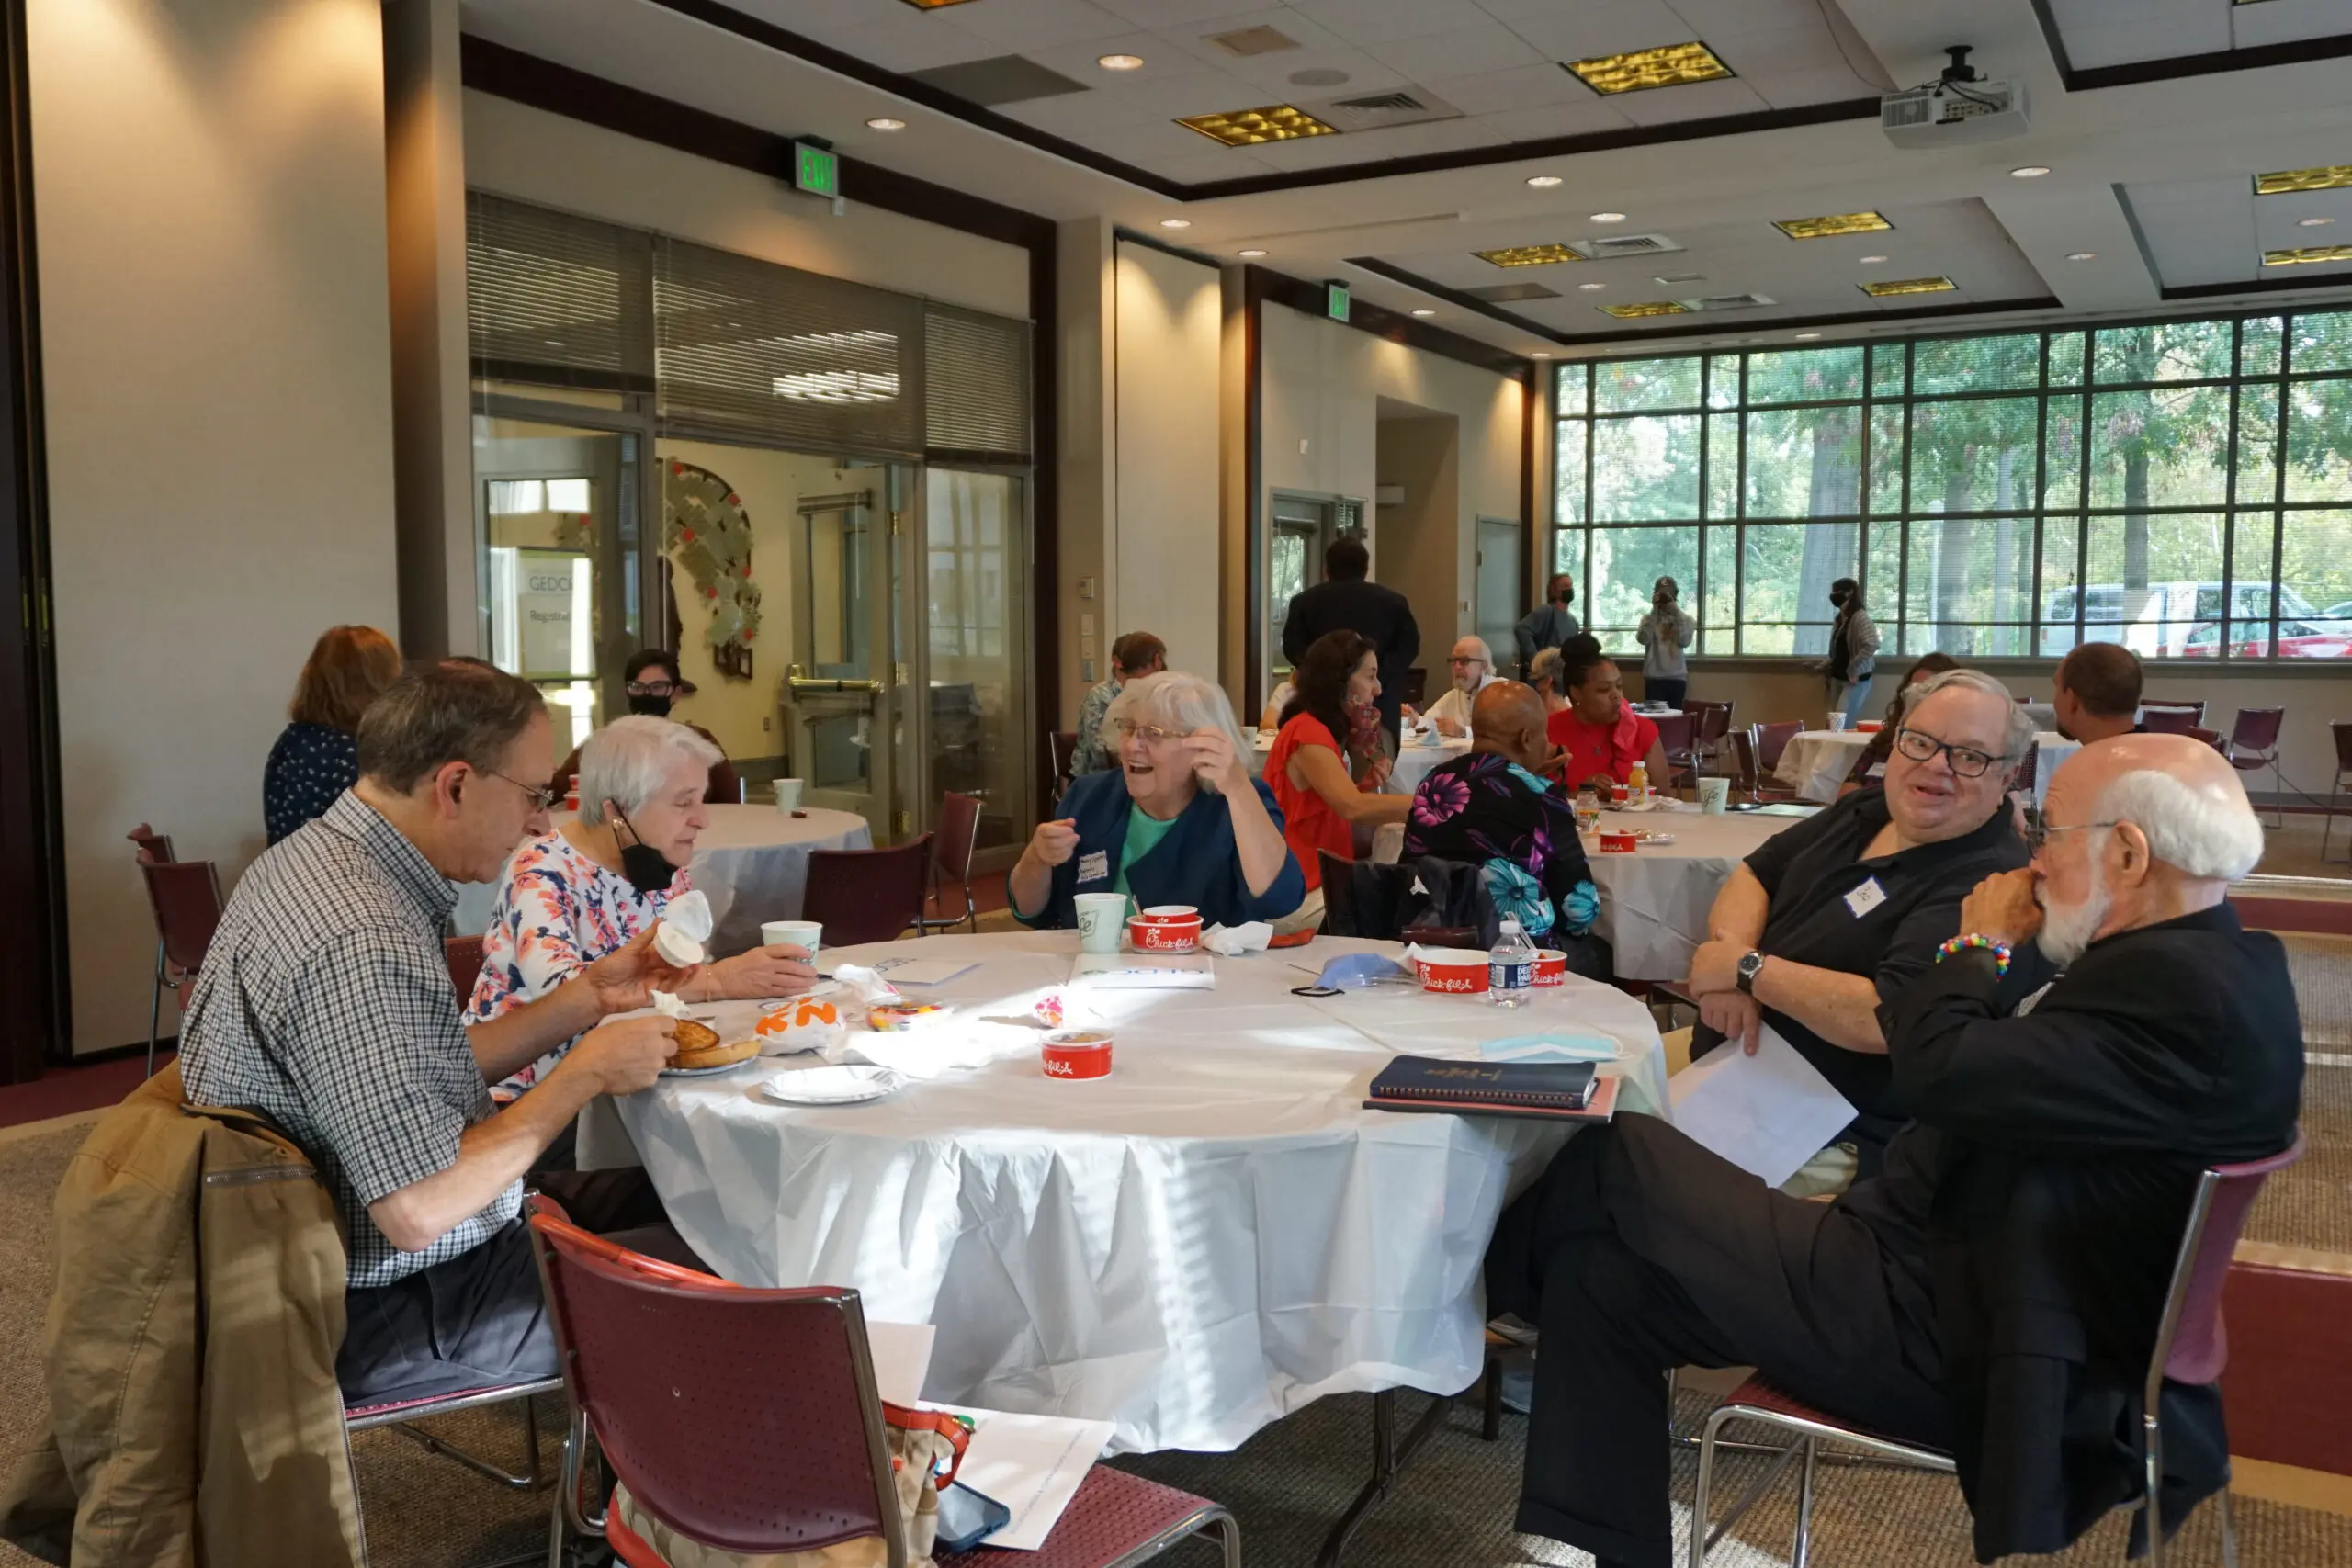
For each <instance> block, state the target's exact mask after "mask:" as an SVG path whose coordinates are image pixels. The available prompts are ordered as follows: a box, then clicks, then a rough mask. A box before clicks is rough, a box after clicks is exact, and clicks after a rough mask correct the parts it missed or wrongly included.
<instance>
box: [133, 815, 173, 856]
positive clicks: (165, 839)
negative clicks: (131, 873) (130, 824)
mask: <svg viewBox="0 0 2352 1568" xmlns="http://www.w3.org/2000/svg"><path fill="white" fill-rule="evenodd" d="M123 837H125V838H127V839H129V840H130V842H131V845H132V849H133V852H135V853H136V854H137V855H138V857H139V858H140V859H141V860H142V861H157V862H162V863H169V862H171V861H173V860H175V859H176V858H178V857H176V856H175V855H174V854H173V853H172V836H171V835H170V834H169V833H158V832H157V831H155V829H153V828H151V827H149V826H148V825H147V824H146V823H144V822H141V824H139V826H138V827H136V828H133V829H131V830H130V832H128V833H126V834H124V835H123Z"/></svg>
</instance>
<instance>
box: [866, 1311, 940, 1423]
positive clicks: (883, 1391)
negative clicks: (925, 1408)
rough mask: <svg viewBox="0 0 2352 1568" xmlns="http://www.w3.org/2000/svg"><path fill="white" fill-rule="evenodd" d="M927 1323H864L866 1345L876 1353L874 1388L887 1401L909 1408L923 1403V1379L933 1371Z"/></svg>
mask: <svg viewBox="0 0 2352 1568" xmlns="http://www.w3.org/2000/svg"><path fill="white" fill-rule="evenodd" d="M935 1332H936V1331H935V1330H934V1329H933V1327H932V1325H930V1324H928V1323H875V1322H872V1321H871V1320H869V1321H868V1322H867V1323H866V1325H865V1345H866V1348H867V1349H868V1350H870V1351H871V1352H872V1353H873V1356H874V1388H875V1392H876V1393H879V1394H880V1395H881V1396H882V1397H883V1399H884V1400H886V1401H888V1403H889V1404H902V1405H905V1406H907V1407H908V1408H909V1409H912V1408H913V1407H914V1406H915V1405H918V1404H922V1380H923V1378H924V1376H925V1375H926V1374H928V1373H929V1372H930V1371H931V1341H932V1337H933V1334H934V1333H935Z"/></svg>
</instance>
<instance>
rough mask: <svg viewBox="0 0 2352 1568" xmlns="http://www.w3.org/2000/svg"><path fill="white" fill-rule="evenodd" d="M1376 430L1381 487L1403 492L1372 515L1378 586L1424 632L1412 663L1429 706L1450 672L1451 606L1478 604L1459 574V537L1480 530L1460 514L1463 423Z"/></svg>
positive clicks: (1397, 422)
mask: <svg viewBox="0 0 2352 1568" xmlns="http://www.w3.org/2000/svg"><path fill="white" fill-rule="evenodd" d="M1377 428H1378V433H1379V434H1378V438H1377V442H1376V445H1375V450H1376V452H1377V453H1378V456H1379V462H1380V482H1381V483H1382V484H1384V485H1399V486H1402V487H1403V488H1404V491H1405V499H1404V501H1403V502H1402V503H1401V504H1399V505H1396V506H1382V507H1379V508H1378V509H1377V510H1376V511H1375V512H1374V518H1375V523H1374V530H1373V531H1374V535H1375V536H1376V537H1377V538H1378V539H1379V541H1380V567H1381V579H1380V580H1381V581H1383V582H1385V583H1388V584H1390V585H1391V586H1392V587H1395V588H1396V589H1397V590H1398V591H1399V592H1402V593H1403V594H1404V595H1405V597H1406V598H1407V599H1408V600H1409V601H1410V602H1411V604H1412V606H1413V619H1414V621H1415V623H1417V624H1418V625H1419V626H1420V628H1421V651H1420V656H1419V658H1418V659H1417V660H1415V661H1414V662H1415V663H1417V664H1418V665H1419V667H1420V668H1421V669H1422V670H1424V671H1427V672H1428V678H1429V679H1428V685H1427V687H1426V688H1425V690H1424V692H1423V697H1424V699H1425V700H1426V701H1430V702H1434V701H1436V700H1437V698H1438V696H1439V695H1440V694H1442V693H1443V692H1444V690H1445V682H1446V680H1447V678H1448V677H1449V676H1450V675H1451V673H1452V671H1449V670H1448V669H1447V668H1446V662H1445V660H1446V655H1447V653H1448V652H1449V651H1450V649H1451V645H1452V643H1453V635H1449V634H1447V633H1446V632H1445V631H1444V628H1445V627H1447V626H1452V625H1453V623H1454V622H1455V620H1456V619H1458V618H1459V612H1458V611H1456V609H1455V608H1454V606H1455V604H1458V603H1459V602H1460V600H1462V599H1464V598H1475V596H1476V586H1477V585H1476V581H1475V578H1474V579H1463V578H1460V577H1458V576H1457V575H1456V573H1457V571H1458V570H1460V565H1461V558H1462V549H1461V546H1462V533H1463V530H1464V528H1465V527H1467V528H1469V529H1470V530H1471V532H1472V537H1473V539H1474V541H1475V539H1476V527H1477V525H1476V521H1475V519H1473V520H1470V521H1467V522H1465V520H1464V513H1463V511H1462V479H1461V445H1462V422H1461V421H1460V420H1457V419H1454V418H1453V417H1451V416H1447V415H1440V416H1436V417H1433V418H1428V419H1397V418H1390V419H1384V420H1382V421H1381V422H1380V423H1379V425H1378V427H1377ZM1475 548H1476V545H1475V542H1474V544H1473V549H1474V550H1475ZM1474 609H1475V606H1474ZM1475 620H1476V615H1475V613H1474V615H1472V616H1471V617H1470V619H1469V620H1464V621H1463V623H1462V624H1463V626H1464V627H1467V626H1470V624H1471V621H1475ZM1506 657H1507V656H1506Z"/></svg>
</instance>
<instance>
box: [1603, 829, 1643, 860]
mask: <svg viewBox="0 0 2352 1568" xmlns="http://www.w3.org/2000/svg"><path fill="white" fill-rule="evenodd" d="M1640 842H1641V840H1639V839H1637V838H1635V837H1634V835H1633V834H1631V833H1603V834H1601V835H1600V851H1601V852H1602V853H1603V854H1611V855H1629V854H1632V853H1633V852H1634V846H1635V845H1637V844H1639V843H1640Z"/></svg>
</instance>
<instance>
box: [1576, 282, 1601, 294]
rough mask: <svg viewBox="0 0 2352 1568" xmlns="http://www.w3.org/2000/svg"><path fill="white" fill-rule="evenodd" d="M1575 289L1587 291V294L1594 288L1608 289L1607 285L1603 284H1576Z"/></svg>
mask: <svg viewBox="0 0 2352 1568" xmlns="http://www.w3.org/2000/svg"><path fill="white" fill-rule="evenodd" d="M1608 287H1609V285H1607V284H1605V283H1579V284H1577V288H1582V289H1585V290H1587V291H1588V292H1589V291H1590V290H1592V289H1595V288H1608Z"/></svg>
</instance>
